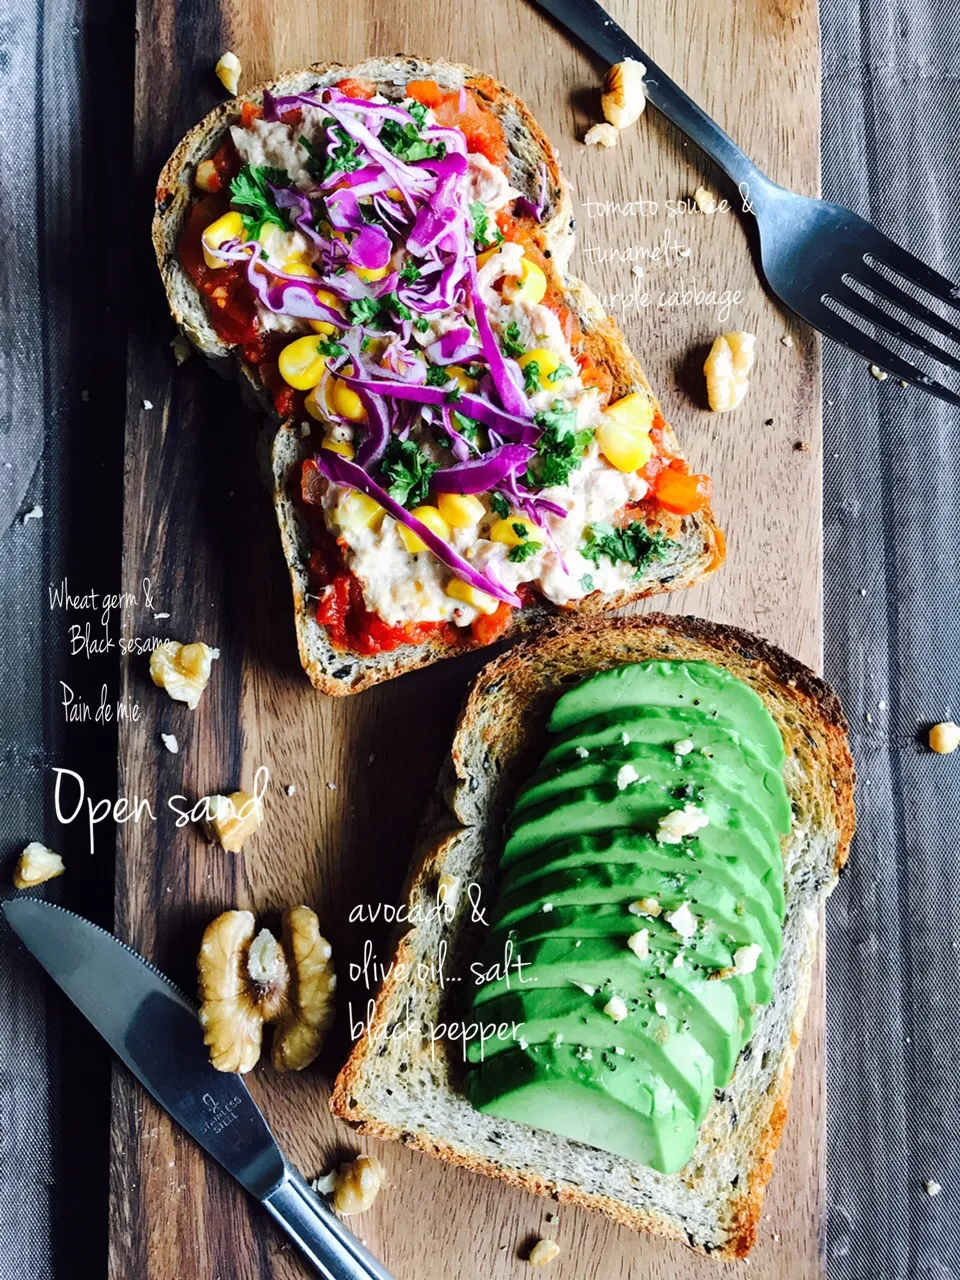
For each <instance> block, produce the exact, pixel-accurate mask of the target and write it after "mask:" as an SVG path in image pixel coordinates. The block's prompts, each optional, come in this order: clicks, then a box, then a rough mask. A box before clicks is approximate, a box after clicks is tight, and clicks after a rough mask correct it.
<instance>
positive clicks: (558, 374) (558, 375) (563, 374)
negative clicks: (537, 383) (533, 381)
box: [547, 364, 573, 382]
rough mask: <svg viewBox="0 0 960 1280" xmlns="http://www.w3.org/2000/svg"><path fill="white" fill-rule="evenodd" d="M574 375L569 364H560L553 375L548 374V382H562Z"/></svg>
mask: <svg viewBox="0 0 960 1280" xmlns="http://www.w3.org/2000/svg"><path fill="white" fill-rule="evenodd" d="M572 374H573V370H572V369H571V368H570V366H569V365H568V364H558V365H557V367H556V368H555V369H554V371H553V373H548V374H547V381H548V382H562V381H563V379H564V378H569V377H570V376H571V375H572Z"/></svg>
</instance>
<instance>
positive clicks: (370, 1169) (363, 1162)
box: [313, 1155, 387, 1216]
mask: <svg viewBox="0 0 960 1280" xmlns="http://www.w3.org/2000/svg"><path fill="white" fill-rule="evenodd" d="M386 1177H387V1171H386V1169H384V1167H383V1165H382V1164H381V1163H380V1161H379V1160H378V1159H377V1157H376V1156H364V1155H360V1156H357V1157H356V1159H355V1160H348V1161H347V1162H346V1163H345V1164H342V1165H340V1167H339V1168H338V1169H336V1170H335V1171H334V1170H331V1172H330V1173H327V1174H324V1175H323V1176H322V1177H319V1178H317V1180H316V1182H315V1183H314V1184H313V1185H314V1187H315V1189H316V1190H317V1191H318V1192H319V1193H320V1194H321V1195H326V1196H329V1198H330V1203H331V1204H332V1205H333V1207H334V1209H336V1211H337V1213H342V1214H343V1215H344V1216H347V1215H348V1214H351V1213H364V1212H365V1211H366V1210H367V1209H369V1208H370V1206H371V1205H372V1204H373V1202H374V1200H376V1198H377V1194H378V1192H379V1191H380V1188H381V1187H382V1186H383V1184H384V1182H385V1181H386Z"/></svg>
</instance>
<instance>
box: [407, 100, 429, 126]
mask: <svg viewBox="0 0 960 1280" xmlns="http://www.w3.org/2000/svg"><path fill="white" fill-rule="evenodd" d="M403 105H404V107H406V109H407V111H409V112H410V114H411V115H412V116H413V118H414V120H416V122H417V126H418V128H420V129H422V128H423V127H424V125H425V124H426V123H427V108H426V107H425V106H424V105H423V103H422V102H417V100H416V98H408V99H407V100H406V102H405V103H404V104H403Z"/></svg>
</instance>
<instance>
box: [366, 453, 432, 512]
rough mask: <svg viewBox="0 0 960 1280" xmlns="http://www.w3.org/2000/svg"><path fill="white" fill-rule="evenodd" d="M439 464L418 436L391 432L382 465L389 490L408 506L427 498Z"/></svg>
mask: <svg viewBox="0 0 960 1280" xmlns="http://www.w3.org/2000/svg"><path fill="white" fill-rule="evenodd" d="M438 467H439V464H438V463H436V462H431V461H430V459H429V458H428V457H426V455H425V454H424V453H423V452H422V451H421V449H420V446H419V445H418V444H417V442H416V441H415V440H410V439H409V438H408V439H406V440H401V439H400V438H399V437H398V436H391V437H390V440H389V442H388V444H387V451H386V453H385V454H384V458H383V462H382V463H381V464H380V469H381V471H382V472H383V475H384V478H385V479H386V481H387V486H386V489H387V493H389V495H390V497H391V498H393V499H394V500H395V501H396V502H400V503H402V504H403V506H405V507H417V506H420V505H421V504H422V503H423V502H425V501H426V499H427V490H428V489H429V487H430V478H431V476H432V475H433V473H434V472H435V471H436V470H438Z"/></svg>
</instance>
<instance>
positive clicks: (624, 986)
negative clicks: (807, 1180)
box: [472, 939, 752, 1088]
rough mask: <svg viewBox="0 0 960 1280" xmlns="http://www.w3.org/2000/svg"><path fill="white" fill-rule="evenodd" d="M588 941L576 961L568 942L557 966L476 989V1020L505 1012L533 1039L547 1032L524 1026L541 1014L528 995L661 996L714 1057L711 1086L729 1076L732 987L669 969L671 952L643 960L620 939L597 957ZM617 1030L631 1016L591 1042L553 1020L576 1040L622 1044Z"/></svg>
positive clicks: (735, 1042)
mask: <svg viewBox="0 0 960 1280" xmlns="http://www.w3.org/2000/svg"><path fill="white" fill-rule="evenodd" d="M591 941H592V942H593V943H594V946H593V955H592V958H591V959H587V957H582V956H581V953H582V952H583V947H581V948H579V949H578V951H577V952H576V955H577V957H578V960H579V963H578V962H577V961H574V960H571V958H570V949H569V948H567V949H566V953H565V956H564V958H563V960H562V961H561V962H560V963H559V964H530V965H529V968H526V969H525V970H524V971H523V981H522V982H518V980H517V978H516V976H515V975H513V976H512V978H511V980H510V981H508V980H507V979H505V978H503V979H500V980H498V981H496V982H489V983H487V984H486V986H484V987H481V988H479V989H478V991H477V992H476V995H475V997H474V1001H473V1009H474V1011H475V1012H476V1013H477V1015H478V1020H479V1021H484V1022H485V1021H487V1019H488V1017H495V1018H496V1019H497V1020H498V1021H499V1020H501V1017H506V1016H509V1017H510V1019H511V1020H516V1021H524V1026H523V1028H522V1029H521V1032H520V1034H522V1035H523V1036H524V1038H525V1039H528V1040H530V1041H531V1042H533V1041H534V1040H536V1039H542V1038H549V1037H541V1036H539V1035H537V1034H531V1031H530V1029H529V1027H528V1025H527V1022H526V1020H527V1019H530V1018H532V1017H534V1016H538V1015H539V1011H538V1009H537V1007H536V1006H535V1005H533V1004H532V1003H531V1002H530V1001H528V1000H527V999H526V998H527V997H528V996H529V995H531V994H533V993H538V992H546V991H554V990H562V991H566V992H568V993H569V992H571V991H580V990H583V991H584V994H585V995H586V996H587V997H591V991H592V992H593V993H596V994H598V995H600V996H602V997H603V999H602V1000H600V1001H599V1002H598V1003H599V1004H600V1007H601V1009H602V1006H603V1004H605V1003H606V1001H607V1000H609V998H610V996H611V995H612V994H613V993H614V992H616V993H618V994H619V995H621V996H623V997H627V996H638V997H640V998H641V1000H644V1001H645V1002H646V1004H647V1005H648V1006H650V1007H654V1008H655V1006H656V1003H657V1001H661V1002H662V1003H663V1005H664V1006H666V1010H667V1014H668V1016H669V1017H671V1018H672V1019H673V1020H674V1022H675V1023H676V1024H686V1028H687V1030H688V1031H689V1033H690V1035H692V1036H693V1037H694V1038H695V1039H696V1040H697V1041H699V1043H700V1044H701V1045H702V1046H703V1048H704V1050H705V1051H706V1052H707V1053H708V1054H709V1055H710V1057H711V1058H712V1059H713V1062H714V1085H715V1087H717V1088H722V1086H723V1085H725V1084H726V1082H727V1081H728V1080H729V1079H730V1075H731V1072H732V1071H733V1067H734V1064H735V1062H736V1059H737V1053H738V1052H739V1049H740V1045H741V1044H742V1043H743V1041H744V1039H745V1037H744V1026H743V1019H742V1017H741V1014H740V1009H739V1003H738V998H737V992H736V991H734V990H733V989H732V988H731V986H730V980H729V979H727V980H713V981H709V980H707V978H706V977H705V976H704V973H703V971H702V970H697V969H693V968H691V967H689V966H688V965H686V964H684V965H683V967H681V968H674V967H673V966H672V965H671V964H670V960H669V957H668V956H665V955H664V954H663V953H659V954H658V953H657V952H656V951H655V950H653V949H651V952H650V954H649V956H648V957H646V958H645V959H643V960H641V959H640V958H639V957H638V956H636V955H635V954H634V953H633V952H632V951H631V950H630V949H629V947H627V946H626V945H625V943H623V942H622V941H621V942H620V943H619V944H618V945H616V946H609V945H608V946H607V947H606V948H605V949H604V951H605V954H603V953H602V954H601V955H600V956H598V955H597V947H596V941H597V940H596V939H593V940H591ZM507 996H515V997H517V999H518V1000H519V1001H520V1002H521V1005H522V1006H523V1007H522V1009H521V1006H514V1008H515V1012H513V1013H510V1012H509V1006H507V1005H505V1004H504V1003H503V1000H504V998H505V997H507ZM516 1010H520V1011H519V1012H517V1011H516ZM604 1016H606V1015H604ZM751 1024H752V1019H751ZM621 1028H625V1029H626V1030H627V1031H631V1030H632V1029H631V1027H630V1025H629V1019H628V1020H626V1021H624V1022H622V1023H618V1024H616V1025H615V1028H614V1031H615V1033H616V1034H615V1035H613V1036H612V1037H611V1032H610V1027H609V1026H605V1027H603V1031H604V1035H603V1036H602V1037H601V1039H600V1040H599V1041H594V1040H592V1039H589V1040H588V1039H587V1038H586V1036H585V1033H584V1030H583V1027H582V1025H581V1026H580V1027H576V1026H575V1027H574V1028H573V1029H572V1030H567V1029H565V1028H563V1027H560V1026H559V1025H558V1027H557V1028H556V1029H557V1030H560V1031H562V1032H563V1033H564V1034H565V1035H566V1037H567V1038H568V1039H573V1040H575V1041H576V1042H577V1043H578V1044H591V1045H592V1044H594V1043H599V1044H600V1045H603V1046H607V1045H610V1044H611V1043H612V1044H613V1045H614V1046H616V1045H621V1046H624V1047H625V1046H626V1045H627V1042H626V1040H624V1039H622V1038H618V1037H619V1033H620V1030H621ZM501 1047H503V1046H501ZM472 1060H473V1061H475V1060H476V1059H475V1058H474V1059H472Z"/></svg>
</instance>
